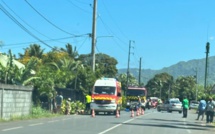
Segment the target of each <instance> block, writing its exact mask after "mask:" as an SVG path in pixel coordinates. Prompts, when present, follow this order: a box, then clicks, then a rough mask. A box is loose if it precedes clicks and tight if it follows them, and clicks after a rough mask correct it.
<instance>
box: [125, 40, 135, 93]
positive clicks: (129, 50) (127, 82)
mask: <svg viewBox="0 0 215 134" xmlns="http://www.w3.org/2000/svg"><path fill="white" fill-rule="evenodd" d="M131 42H132V41H131V40H130V41H129V48H128V68H127V81H126V86H127V87H126V91H127V89H128V86H129V76H130V72H129V70H130V68H129V65H130V54H131ZM133 42H134V41H133Z"/></svg>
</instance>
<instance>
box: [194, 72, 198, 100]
mask: <svg viewBox="0 0 215 134" xmlns="http://www.w3.org/2000/svg"><path fill="white" fill-rule="evenodd" d="M195 72H196V77H195V78H196V101H197V99H198V69H197V68H196V70H195Z"/></svg>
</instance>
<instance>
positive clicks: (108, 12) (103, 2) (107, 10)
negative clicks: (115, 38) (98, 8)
mask: <svg viewBox="0 0 215 134" xmlns="http://www.w3.org/2000/svg"><path fill="white" fill-rule="evenodd" d="M102 3H103V5H104V7H105V9H106V10H107V13H108V14H109V16H110V18H111V19H112V20H113V22H114V23H115V25H116V27H117V28H118V30H119V31H120V33H121V34H122V35H123V36H124V37H125V38H126V39H127V40H129V39H128V37H127V36H126V35H125V34H124V33H123V32H122V30H121V29H120V27H119V25H118V24H117V23H116V21H115V20H114V19H113V17H112V16H111V14H110V12H109V10H108V8H107V6H106V5H105V3H104V1H102Z"/></svg>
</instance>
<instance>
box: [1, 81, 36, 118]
mask: <svg viewBox="0 0 215 134" xmlns="http://www.w3.org/2000/svg"><path fill="white" fill-rule="evenodd" d="M32 90H33V88H32V87H24V86H18V85H7V84H1V83H0V115H1V119H5V120H8V119H10V118H12V117H18V116H22V115H28V114H30V112H31V108H32Z"/></svg>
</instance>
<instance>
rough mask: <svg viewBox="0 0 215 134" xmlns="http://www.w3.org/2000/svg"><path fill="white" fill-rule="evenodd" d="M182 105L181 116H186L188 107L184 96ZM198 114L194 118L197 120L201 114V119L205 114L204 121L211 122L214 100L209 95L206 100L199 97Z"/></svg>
mask: <svg viewBox="0 0 215 134" xmlns="http://www.w3.org/2000/svg"><path fill="white" fill-rule="evenodd" d="M182 107H183V118H187V111H188V109H189V100H188V99H187V97H185V98H184V99H183V101H182ZM197 111H198V116H197V119H196V120H199V118H200V116H202V118H201V120H203V119H204V115H205V114H206V123H212V122H213V118H214V113H215V101H213V98H212V97H210V98H209V100H208V102H207V101H206V100H205V98H204V97H202V98H201V100H200V102H199V106H198V109H197Z"/></svg>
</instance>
